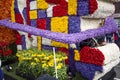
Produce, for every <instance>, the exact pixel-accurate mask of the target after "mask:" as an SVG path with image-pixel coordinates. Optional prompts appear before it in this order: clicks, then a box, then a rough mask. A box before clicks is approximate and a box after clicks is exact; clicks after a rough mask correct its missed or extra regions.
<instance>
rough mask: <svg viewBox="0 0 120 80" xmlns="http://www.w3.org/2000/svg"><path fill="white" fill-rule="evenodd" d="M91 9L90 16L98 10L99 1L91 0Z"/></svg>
mask: <svg viewBox="0 0 120 80" xmlns="http://www.w3.org/2000/svg"><path fill="white" fill-rule="evenodd" d="M89 7H90V14H93V13H94V12H95V11H96V10H97V8H98V3H97V1H96V0H89Z"/></svg>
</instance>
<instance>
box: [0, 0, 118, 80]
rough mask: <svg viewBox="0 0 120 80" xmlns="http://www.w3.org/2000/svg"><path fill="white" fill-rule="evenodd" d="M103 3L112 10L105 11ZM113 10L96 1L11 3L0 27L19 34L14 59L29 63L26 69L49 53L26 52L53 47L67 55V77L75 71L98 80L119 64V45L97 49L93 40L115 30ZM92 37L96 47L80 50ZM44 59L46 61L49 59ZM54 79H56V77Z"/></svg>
mask: <svg viewBox="0 0 120 80" xmlns="http://www.w3.org/2000/svg"><path fill="white" fill-rule="evenodd" d="M103 4H104V5H108V6H110V7H111V8H109V10H108V8H107V7H106V6H104V5H103ZM98 5H99V6H98ZM102 5H103V6H102ZM97 8H98V11H97ZM102 8H104V9H105V10H104V9H103V10H102ZM106 10H108V12H107V13H109V14H108V15H107V14H106V12H105V11H106ZM114 10H115V7H114V5H113V4H112V3H111V2H109V3H108V2H105V1H99V0H24V1H23V0H13V5H12V12H11V13H12V15H11V16H12V19H11V20H9V19H5V20H0V25H3V26H6V27H8V28H12V29H15V30H18V31H19V33H20V35H21V38H20V39H21V41H22V44H20V45H18V50H23V52H22V51H21V52H20V53H21V55H20V53H19V52H18V53H17V56H18V57H19V60H20V61H25V60H26V61H28V62H29V61H30V63H28V64H27V65H28V66H29V65H32V66H36V65H37V64H38V63H40V62H42V61H40V59H41V57H42V56H43V55H44V56H45V55H48V54H42V53H40V52H36V51H35V52H36V54H34V52H33V51H34V50H33V51H31V50H28V52H26V51H25V50H26V49H29V48H32V47H37V48H38V50H41V49H47V50H52V49H53V47H55V48H54V51H62V52H65V53H66V54H67V56H68V62H67V61H66V64H67V65H69V68H70V69H69V71H68V75H69V72H71V75H72V76H75V74H76V72H78V73H80V74H81V75H82V76H83V77H85V78H87V79H88V80H93V79H94V80H97V79H99V78H100V77H102V76H104V75H105V74H106V73H107V72H109V71H110V70H111V69H112V68H113V67H114V66H115V65H117V64H118V63H119V56H120V52H119V48H118V46H117V45H116V44H115V43H108V44H106V45H104V46H100V44H98V43H97V40H96V39H95V38H94V37H98V36H102V35H104V34H109V33H113V32H115V31H117V29H118V26H117V24H116V22H115V21H114V18H113V17H110V16H111V15H112V14H113V13H114ZM101 13H103V14H101ZM89 14H90V15H89ZM96 14H97V15H96ZM91 15H93V16H91ZM89 16H90V17H89ZM101 18H102V19H101ZM104 18H105V19H104ZM91 38H92V40H93V41H94V42H93V43H95V44H97V46H96V45H94V46H92V45H88V44H87V45H83V46H82V47H81V43H83V41H84V40H87V39H88V42H90V41H91ZM90 43H91V42H90ZM24 53H25V54H24ZM48 53H49V52H48ZM28 56H29V57H28ZM108 56H109V57H108ZM33 57H35V58H33ZM38 57H39V58H38ZM46 57H47V58H48V59H49V57H50V56H49V55H48V56H46ZM46 57H45V58H46ZM64 59H66V58H64ZM31 60H32V61H33V62H31ZM43 61H44V60H43ZM54 61H55V62H56V61H57V60H56V59H55V60H54ZM20 64H21V62H20ZM20 64H19V67H20ZM43 64H44V66H45V65H46V64H45V63H43ZM43 64H42V65H41V66H43ZM52 64H53V62H52ZM48 65H49V63H48ZM54 65H55V64H54ZM46 66H47V65H46ZM50 66H51V65H50ZM56 66H57V65H56ZM21 67H22V66H21ZM59 67H60V66H59ZM30 68H33V67H30ZM34 68H35V67H34ZM22 69H23V70H24V68H22ZM56 71H57V70H56ZM56 73H57V72H56ZM58 76H59V74H58ZM56 78H58V79H59V77H57V74H56Z"/></svg>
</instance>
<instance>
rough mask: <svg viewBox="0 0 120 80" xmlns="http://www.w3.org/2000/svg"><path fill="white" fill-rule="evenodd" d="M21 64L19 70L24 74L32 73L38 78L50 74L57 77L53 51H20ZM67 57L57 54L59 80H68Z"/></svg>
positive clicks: (60, 53)
mask: <svg viewBox="0 0 120 80" xmlns="http://www.w3.org/2000/svg"><path fill="white" fill-rule="evenodd" d="M16 55H17V57H18V59H19V63H18V66H17V70H19V71H20V72H22V73H32V74H33V75H34V76H35V77H36V78H37V77H39V76H40V75H42V74H49V75H51V76H53V77H55V68H54V55H53V52H52V51H48V50H42V51H38V50H37V49H29V50H24V51H18V52H17V54H16ZM65 59H67V56H66V55H65V54H64V53H62V52H56V62H57V66H56V67H57V70H58V79H59V80H65V79H66V80H67V74H66V65H65V64H64V60H65Z"/></svg>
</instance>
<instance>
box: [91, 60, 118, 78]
mask: <svg viewBox="0 0 120 80" xmlns="http://www.w3.org/2000/svg"><path fill="white" fill-rule="evenodd" d="M119 62H120V59H116V60H115V61H112V62H110V63H109V64H107V65H104V66H103V72H102V73H100V72H98V71H96V73H95V76H94V79H93V80H98V79H99V78H101V77H102V76H104V75H105V74H106V73H107V72H109V71H110V70H111V69H112V68H113V67H115V66H116V65H117V64H118V63H119Z"/></svg>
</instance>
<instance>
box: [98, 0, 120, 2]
mask: <svg viewBox="0 0 120 80" xmlns="http://www.w3.org/2000/svg"><path fill="white" fill-rule="evenodd" d="M98 1H109V2H119V1H120V0H98Z"/></svg>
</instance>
